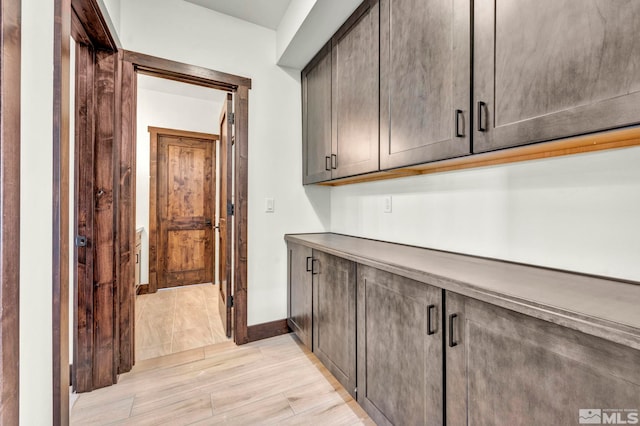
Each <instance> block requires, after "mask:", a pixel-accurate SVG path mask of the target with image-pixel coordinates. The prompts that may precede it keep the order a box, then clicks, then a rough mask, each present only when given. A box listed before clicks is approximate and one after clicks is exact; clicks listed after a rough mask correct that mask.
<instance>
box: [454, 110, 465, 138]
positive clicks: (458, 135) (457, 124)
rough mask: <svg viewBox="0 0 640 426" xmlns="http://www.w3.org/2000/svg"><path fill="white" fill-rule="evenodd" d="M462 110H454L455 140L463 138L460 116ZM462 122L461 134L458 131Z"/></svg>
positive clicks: (462, 116)
mask: <svg viewBox="0 0 640 426" xmlns="http://www.w3.org/2000/svg"><path fill="white" fill-rule="evenodd" d="M462 114H463V113H462V110H461V109H457V110H456V120H455V123H456V138H463V137H464V115H462ZM461 121H462V123H463V126H462V132H461V131H460V122H461Z"/></svg>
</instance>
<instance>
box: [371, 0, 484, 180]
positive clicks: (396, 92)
mask: <svg viewBox="0 0 640 426" xmlns="http://www.w3.org/2000/svg"><path fill="white" fill-rule="evenodd" d="M470 30H471V5H470V1H469V0H426V1H425V0H380V168H381V169H391V168H394V167H402V166H408V165H412V164H419V163H425V162H429V161H433V160H441V159H445V158H452V157H458V156H461V155H466V154H469V153H470V152H471V138H470V130H471V115H470V102H471V100H470V97H471V37H470Z"/></svg>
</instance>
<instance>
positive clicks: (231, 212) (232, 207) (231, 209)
mask: <svg viewBox="0 0 640 426" xmlns="http://www.w3.org/2000/svg"><path fill="white" fill-rule="evenodd" d="M235 213H236V206H235V205H234V204H232V203H229V204H227V215H228V216H233V215H234V214H235Z"/></svg>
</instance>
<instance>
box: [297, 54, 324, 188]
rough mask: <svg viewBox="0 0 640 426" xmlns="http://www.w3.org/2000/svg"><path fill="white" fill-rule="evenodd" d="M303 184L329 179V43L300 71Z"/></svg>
mask: <svg viewBox="0 0 640 426" xmlns="http://www.w3.org/2000/svg"><path fill="white" fill-rule="evenodd" d="M302 174H303V176H302V181H303V183H304V184H305V185H306V184H309V183H316V182H323V181H325V180H329V179H331V42H329V43H327V44H326V45H325V46H324V47H323V48H322V50H320V52H318V54H317V55H316V56H315V57H314V58H313V59H312V60H311V62H309V64H308V65H307V66H306V67H305V69H304V70H302Z"/></svg>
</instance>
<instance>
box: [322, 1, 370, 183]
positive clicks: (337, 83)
mask: <svg viewBox="0 0 640 426" xmlns="http://www.w3.org/2000/svg"><path fill="white" fill-rule="evenodd" d="M379 27H380V23H379V5H378V1H377V0H369V1H365V3H364V4H362V6H360V7H359V8H358V10H357V11H356V12H355V13H354V14H353V15H352V16H351V18H349V20H348V21H347V22H346V23H345V25H344V26H343V27H342V28H341V29H340V30H339V31H338V32H337V33H336V35H335V36H334V37H333V40H332V43H333V49H332V55H333V156H332V158H331V162H332V167H333V176H332V177H333V178H334V179H335V178H340V177H345V176H352V175H357V174H361V173H367V172H372V171H377V170H378V168H379V159H378V150H379V138H378V121H379V107H378V94H379V78H378V77H379Z"/></svg>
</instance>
